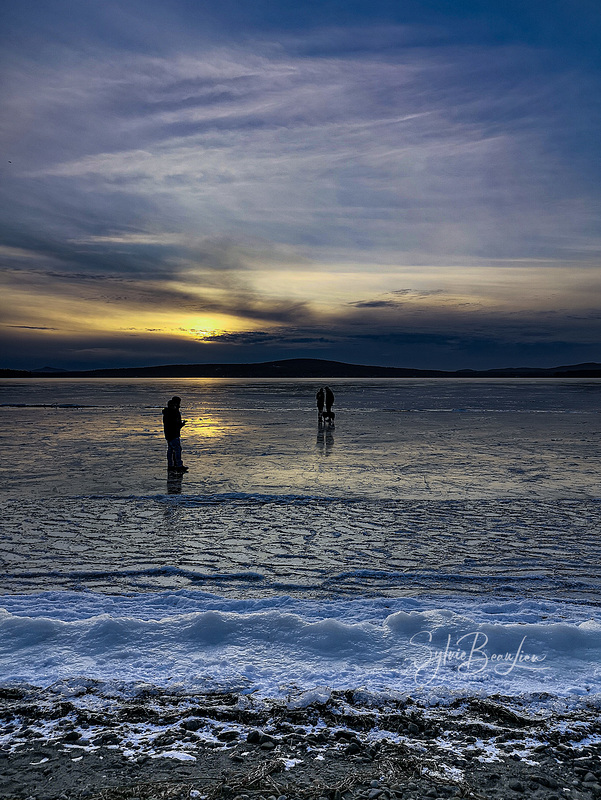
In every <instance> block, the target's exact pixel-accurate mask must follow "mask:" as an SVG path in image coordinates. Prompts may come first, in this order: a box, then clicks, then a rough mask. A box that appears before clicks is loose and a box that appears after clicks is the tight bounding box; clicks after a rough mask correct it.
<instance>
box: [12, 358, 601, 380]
mask: <svg viewBox="0 0 601 800" xmlns="http://www.w3.org/2000/svg"><path fill="white" fill-rule="evenodd" d="M0 377H2V378H601V364H598V363H595V362H589V363H586V364H570V365H567V366H560V367H552V368H549V369H544V368H539V367H507V368H504V369H488V370H472V369H462V370H454V371H447V370H431V369H409V368H402V367H378V366H368V365H363V364H346V363H344V362H342V361H326V360H323V359H319V358H290V359H282V360H278V361H265V362H258V363H252V364H165V365H162V366H156V367H119V368H113V369H92V370H60V369H56V368H54V367H44V368H42V369H41V370H39V371H35V370H12V369H0Z"/></svg>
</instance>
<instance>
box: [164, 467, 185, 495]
mask: <svg viewBox="0 0 601 800" xmlns="http://www.w3.org/2000/svg"><path fill="white" fill-rule="evenodd" d="M183 477H184V473H183V472H177V471H176V470H172V469H170V470H169V471H168V473H167V494H181V493H182V479H183Z"/></svg>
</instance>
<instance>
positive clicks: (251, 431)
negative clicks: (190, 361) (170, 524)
mask: <svg viewBox="0 0 601 800" xmlns="http://www.w3.org/2000/svg"><path fill="white" fill-rule="evenodd" d="M331 386H332V388H333V390H334V392H335V394H336V402H335V405H334V410H335V411H336V414H337V418H336V428H335V430H328V429H326V430H325V431H318V429H317V424H316V411H315V401H314V396H315V392H316V390H317V388H318V387H319V383H318V382H316V381H308V380H300V379H299V380H295V381H285V382H281V383H280V382H278V381H273V380H271V381H270V380H264V381H248V380H242V379H238V380H208V379H207V380H204V379H197V380H179V381H173V380H161V381H157V380H133V381H132V380H125V379H118V380H117V379H114V380H96V381H81V380H77V379H74V380H70V381H67V380H55V379H48V380H44V381H42V382H19V381H15V380H11V381H1V382H0V425H2V428H3V430H4V431H5V433H6V434H7V435H6V441H5V444H4V458H3V459H2V463H1V464H0V472H1V483H0V486H1V489H0V496H4V497H15V496H18V497H21V498H26V497H34V496H56V495H69V496H73V495H80V494H84V495H89V494H119V495H153V494H156V493H163V492H165V491H166V490H167V481H166V477H167V476H166V469H165V466H166V460H165V449H166V448H165V442H164V439H163V438H162V428H161V425H162V422H161V408H162V407H163V405H165V404H166V401H167V400H168V399H169V397H171V396H172V395H173V394H178V395H180V396H181V397H182V399H183V405H182V416H183V417H184V418H185V419H187V420H188V422H187V425H186V427H185V428H184V429H183V432H182V441H183V446H184V458H185V461H186V463H187V464H189V466H190V471H189V473H187V474H186V475H185V476H184V478H183V481H182V485H181V490H182V491H183V492H184V493H186V494H191V495H199V494H202V495H205V494H214V493H220V494H221V493H231V492H244V493H259V494H273V495H278V496H280V495H291V494H294V495H305V496H306V495H309V496H319V497H344V498H350V497H361V498H380V499H387V500H390V499H435V500H454V499H457V500H463V499H484V498H491V499H492V498H513V497H515V498H531V499H532V498H547V499H556V498H575V497H578V498H594V497H597V496H598V495H599V488H598V478H599V466H600V462H599V441H600V434H601V416H600V414H599V408H600V401H601V381H600V380H588V381H583V380H560V381H550V380H532V381H528V380H514V381H506V380H493V379H491V380H482V379H480V380H469V379H464V380H444V379H428V380H410V379H396V380H353V381H344V380H332V381H331ZM171 488H172V489H173V488H175V487H171Z"/></svg>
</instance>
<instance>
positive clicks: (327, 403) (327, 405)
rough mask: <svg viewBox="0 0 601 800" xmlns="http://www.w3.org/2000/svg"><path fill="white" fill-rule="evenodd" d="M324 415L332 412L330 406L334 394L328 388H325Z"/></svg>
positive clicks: (332, 403) (332, 402)
mask: <svg viewBox="0 0 601 800" xmlns="http://www.w3.org/2000/svg"><path fill="white" fill-rule="evenodd" d="M325 391H326V414H329V413H330V412H331V411H332V406H333V405H334V392H333V391H332V390H331V389H330V387H329V386H326V390H325Z"/></svg>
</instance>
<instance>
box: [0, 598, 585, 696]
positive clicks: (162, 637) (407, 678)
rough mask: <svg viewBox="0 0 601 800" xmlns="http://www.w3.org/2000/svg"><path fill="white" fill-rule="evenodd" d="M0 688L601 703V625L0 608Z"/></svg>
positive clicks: (267, 608)
mask: <svg viewBox="0 0 601 800" xmlns="http://www.w3.org/2000/svg"><path fill="white" fill-rule="evenodd" d="M0 606H1V610H0V680H1V681H2V682H3V683H7V682H18V683H22V682H28V683H31V684H33V685H37V686H48V685H50V684H52V683H54V682H56V681H64V680H66V679H69V678H71V679H72V678H76V677H77V676H86V678H87V679H88V680H94V681H98V680H99V681H105V682H113V683H114V682H122V683H124V684H125V685H131V686H133V685H137V686H139V684H140V683H141V682H143V683H145V684H150V685H151V686H159V687H175V686H180V687H184V688H186V687H187V688H190V689H203V690H205V689H211V688H220V689H226V690H236V691H242V692H245V693H254V694H255V695H258V696H266V697H282V696H291V697H293V699H292V700H291V702H292V704H293V705H295V707H298V708H303V707H305V706H306V705H309V704H311V703H314V702H319V698H320V697H321V698H322V700H323V698H327V697H328V696H329V694H328V693H329V692H331V691H332V690H345V689H357V688H359V687H362V688H363V689H364V690H365V691H367V692H374V693H382V692H394V693H396V694H398V695H400V694H405V695H411V696H419V697H422V698H427V697H431V698H432V699H437V698H438V699H440V698H441V697H443V696H445V695H446V696H448V695H453V696H461V695H470V696H472V695H491V694H495V693H500V694H503V695H508V696H522V695H526V694H536V693H541V692H543V693H547V694H548V695H549V696H550V697H551V696H555V697H562V698H586V699H587V701H588V702H597V700H598V698H599V697H601V621H600V620H599V618H598V616H597V615H596V611H595V610H594V609H592V608H591V607H587V606H584V605H577V604H569V603H564V602H551V601H547V602H542V601H534V600H515V601H512V602H508V601H503V600H494V599H490V600H488V601H487V602H483V601H482V600H481V599H469V598H459V597H456V598H452V597H447V598H441V597H437V598H429V599H428V598H397V599H390V598H373V599H369V598H357V599H354V600H343V599H336V600H330V601H319V602H318V601H314V600H309V599H294V598H290V597H273V598H262V599H256V598H255V599H253V598H250V599H229V598H225V597H219V596H216V595H210V594H205V593H195V592H189V591H178V592H164V593H150V594H138V595H130V596H106V595H98V594H94V593H91V592H86V593H78V592H46V593H41V594H37V595H13V596H4V597H2V598H1V599H0Z"/></svg>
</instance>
